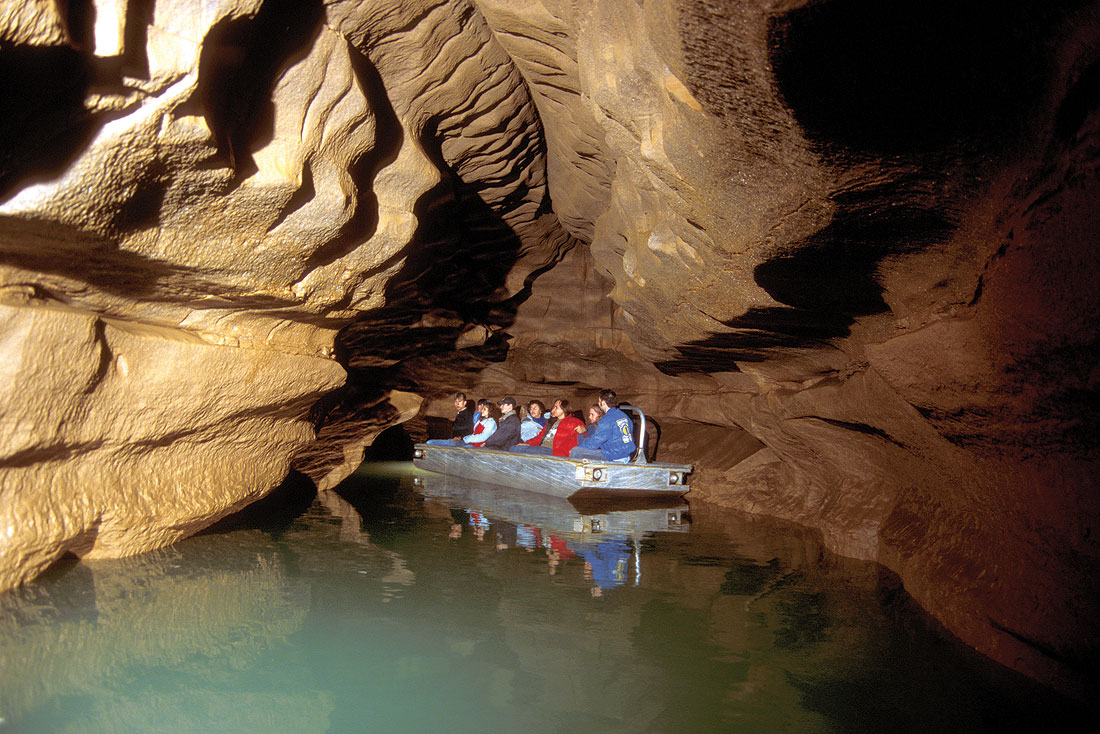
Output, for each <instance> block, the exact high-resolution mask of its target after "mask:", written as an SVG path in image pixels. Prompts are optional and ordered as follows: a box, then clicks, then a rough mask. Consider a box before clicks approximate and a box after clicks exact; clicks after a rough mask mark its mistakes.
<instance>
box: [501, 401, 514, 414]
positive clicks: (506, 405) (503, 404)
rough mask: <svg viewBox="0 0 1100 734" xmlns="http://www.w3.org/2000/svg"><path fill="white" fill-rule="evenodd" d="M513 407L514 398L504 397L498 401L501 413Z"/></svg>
mask: <svg viewBox="0 0 1100 734" xmlns="http://www.w3.org/2000/svg"><path fill="white" fill-rule="evenodd" d="M515 409H516V399H515V398H504V400H501V401H500V412H501V413H507V412H508V411H510V410H515Z"/></svg>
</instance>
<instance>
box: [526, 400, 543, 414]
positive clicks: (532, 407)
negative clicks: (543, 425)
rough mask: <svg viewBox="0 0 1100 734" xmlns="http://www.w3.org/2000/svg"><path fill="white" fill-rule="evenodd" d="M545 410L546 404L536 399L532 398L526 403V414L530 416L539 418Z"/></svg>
mask: <svg viewBox="0 0 1100 734" xmlns="http://www.w3.org/2000/svg"><path fill="white" fill-rule="evenodd" d="M545 412H546V406H545V405H543V404H542V403H541V402H539V401H538V400H532V401H531V402H529V403H527V414H528V415H529V416H531V417H532V418H541V417H542V414H543V413H545Z"/></svg>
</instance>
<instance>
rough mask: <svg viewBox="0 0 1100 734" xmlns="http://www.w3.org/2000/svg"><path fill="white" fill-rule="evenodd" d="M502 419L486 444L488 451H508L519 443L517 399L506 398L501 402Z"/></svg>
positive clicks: (483, 444)
mask: <svg viewBox="0 0 1100 734" xmlns="http://www.w3.org/2000/svg"><path fill="white" fill-rule="evenodd" d="M500 410H501V413H502V416H503V417H502V418H501V419H500V421H499V423H498V424H497V429H496V431H495V432H494V433H493V435H491V436H490V437H489V438H488V439H487V440H486V441H485V442H484V443H482V446H484V447H485V448H487V449H503V450H505V451H507V450H508V449H510V448H511V447H513V446H515V445H516V444H517V443H519V416H518V415H516V399H515V398H504V400H501V401H500Z"/></svg>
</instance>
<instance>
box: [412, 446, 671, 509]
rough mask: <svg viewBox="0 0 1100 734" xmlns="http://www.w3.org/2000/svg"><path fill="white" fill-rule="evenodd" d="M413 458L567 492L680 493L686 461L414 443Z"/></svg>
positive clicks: (459, 472)
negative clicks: (582, 457)
mask: <svg viewBox="0 0 1100 734" xmlns="http://www.w3.org/2000/svg"><path fill="white" fill-rule="evenodd" d="M413 464H414V465H415V466H417V467H418V468H420V469H426V470H428V471H434V472H438V473H440V474H450V475H452V476H456V477H465V478H467V479H480V480H482V481H485V482H491V483H493V484H500V485H504V486H508V487H517V488H519V489H526V490H530V491H533V492H542V493H544V494H550V495H553V496H555V497H570V496H572V495H574V494H576V493H577V492H581V491H585V490H589V491H595V492H610V493H614V494H673V495H682V494H685V493H686V492H687V491H688V489H689V487H688V486H687V484H685V482H686V475H687V474H689V473H690V472H691V470H692V467H691V465H690V464H664V463H654V464H616V463H614V462H604V461H591V460H579V459H565V458H562V457H559V456H543V455H538V454H515V453H511V452H509V451H498V450H495V449H473V448H464V447H459V446H429V445H427V444H417V445H416V446H415V447H414V450H413Z"/></svg>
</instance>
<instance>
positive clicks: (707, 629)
mask: <svg viewBox="0 0 1100 734" xmlns="http://www.w3.org/2000/svg"><path fill="white" fill-rule="evenodd" d="M610 509H612V508H609V507H606V506H601V505H599V504H596V503H576V504H571V503H568V502H566V501H564V500H551V499H548V498H544V497H542V496H540V495H526V496H524V494H523V493H515V492H508V493H502V492H499V491H495V490H493V489H492V488H489V487H485V486H483V485H477V484H475V483H469V482H465V483H463V481H462V480H446V481H441V480H438V479H436V478H435V476H434V475H426V474H422V473H419V472H416V471H415V470H413V469H412V468H411V467H410V466H409V465H405V464H394V465H373V466H369V467H364V469H362V470H360V472H359V473H358V474H356V475H355V476H353V477H351V478H350V479H349V480H348V481H347V482H345V483H344V484H343V485H342V486H341V487H340V488H339V490H338V492H329V493H325V494H324V495H322V496H321V497H319V498H317V499H316V500H315V501H314V502H313V504H312V505H310V506H309V507H308V509H306V510H305V512H304V514H301V515H300V516H297V517H295V518H293V519H289V518H284V519H282V520H279V519H274V518H271V519H268V520H267V521H265V522H262V523H252V524H251V525H249V526H244V527H238V528H237V529H231V530H224V531H222V532H218V533H212V534H207V535H204V536H200V537H195V538H191V539H189V540H187V541H184V542H182V543H180V544H179V545H177V546H175V547H173V548H171V549H168V550H165V551H161V552H158V553H154V554H148V555H145V556H142V557H139V558H132V559H124V560H118V561H99V562H95V563H87V564H78V565H71V566H69V567H68V568H63V569H57V570H55V571H53V572H51V573H50V574H48V575H47V577H45V578H44V579H42V580H40V581H38V582H36V583H34V584H32V585H30V586H28V587H26V588H24V589H20V590H18V591H16V592H13V593H11V594H7V595H5V596H2V597H0V613H2V614H0V717H2V721H0V732H81V733H82V734H87V733H90V732H116V733H117V732H263V733H264V734H271V733H272V732H296V733H297V732H434V731H450V732H712V731H729V732H884V731H885V732H943V731H950V732H954V731H960V732H961V731H967V732H984V731H989V732H993V731H996V732H1003V731H1037V730H1041V731H1060V730H1064V731H1068V730H1071V727H1070V726H1069V725H1068V724H1067V723H1066V722H1067V721H1068V720H1069V719H1068V718H1067V717H1068V714H1067V712H1066V708H1065V706H1064V704H1063V702H1061V701H1059V700H1058V699H1057V698H1055V697H1054V696H1052V695H1051V694H1048V693H1046V692H1045V691H1043V690H1041V689H1039V688H1038V687H1035V686H1033V685H1031V684H1029V683H1028V682H1026V681H1024V680H1022V679H1020V678H1018V677H1017V676H1014V675H1012V674H1009V673H1008V672H1007V671H1005V670H1003V669H1001V668H998V667H996V666H993V665H991V664H989V663H987V662H986V661H984V660H983V659H981V658H979V657H978V656H976V655H974V654H972V653H970V652H969V651H967V650H966V649H965V648H963V647H961V646H960V645H958V644H957V643H954V642H953V641H951V640H949V639H947V638H946V637H944V636H941V635H939V634H937V633H936V632H935V630H934V626H933V625H931V624H930V623H929V622H928V621H927V620H926V619H925V617H924V616H923V615H922V614H921V613H920V612H919V611H918V610H916V609H914V607H913V605H912V604H911V602H909V601H908V600H907V598H906V597H905V595H904V594H903V593H901V592H899V591H898V590H897V588H896V586H895V584H894V583H893V582H892V581H891V580H890V579H889V578H888V577H887V576H885V575H883V574H882V573H881V572H880V571H879V570H878V569H877V568H876V567H875V566H874V565H872V564H865V563H857V562H852V561H846V560H843V559H837V558H834V557H832V556H830V555H829V554H828V553H826V552H824V551H823V550H822V548H821V547H820V545H819V543H818V542H817V541H816V539H815V536H814V535H813V534H812V533H810V532H808V531H805V530H802V529H799V528H795V527H793V526H789V525H784V524H780V523H777V522H772V521H766V520H760V519H753V518H750V517H748V516H743V515H739V514H734V515H731V514H729V513H725V512H717V511H715V510H713V509H708V508H706V507H705V506H704V507H699V506H691V507H690V508H688V507H687V506H686V505H683V506H680V505H678V504H677V503H675V502H673V503H668V502H666V503H664V504H663V506H657V507H654V506H639V505H629V506H626V507H621V506H620V507H616V508H615V509H617V510H618V511H609V510H610Z"/></svg>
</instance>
